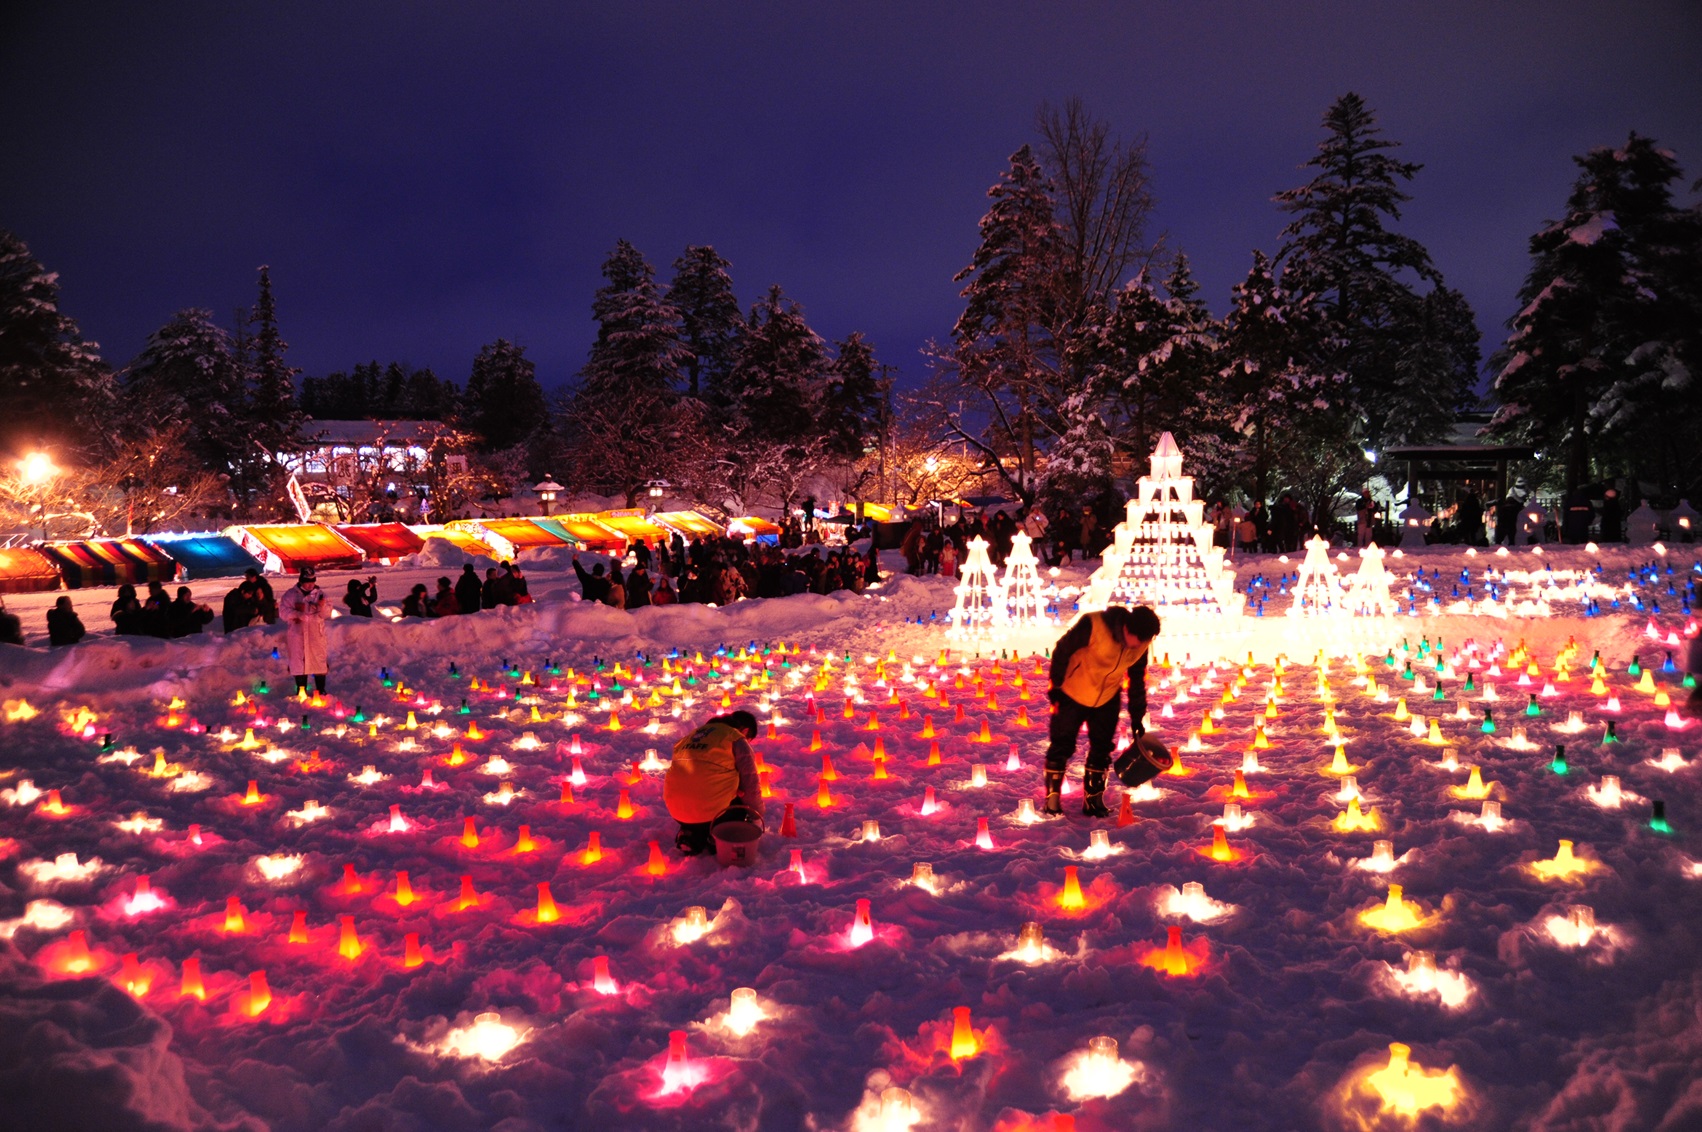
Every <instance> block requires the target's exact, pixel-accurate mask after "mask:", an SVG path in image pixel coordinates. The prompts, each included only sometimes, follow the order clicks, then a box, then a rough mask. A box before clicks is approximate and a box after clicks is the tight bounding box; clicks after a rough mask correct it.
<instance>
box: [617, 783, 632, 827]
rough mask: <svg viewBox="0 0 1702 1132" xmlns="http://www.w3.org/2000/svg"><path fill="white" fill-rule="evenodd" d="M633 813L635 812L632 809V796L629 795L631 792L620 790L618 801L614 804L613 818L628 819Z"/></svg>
mask: <svg viewBox="0 0 1702 1132" xmlns="http://www.w3.org/2000/svg"><path fill="white" fill-rule="evenodd" d="M634 812H635V811H634V810H633V808H632V794H631V792H630V791H626V790H622V791H621V794H620V800H619V801H617V802H616V803H615V817H617V818H621V819H623V820H625V819H629V818H631V817H632V815H633V813H634Z"/></svg>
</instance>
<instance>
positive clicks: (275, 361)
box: [233, 266, 302, 503]
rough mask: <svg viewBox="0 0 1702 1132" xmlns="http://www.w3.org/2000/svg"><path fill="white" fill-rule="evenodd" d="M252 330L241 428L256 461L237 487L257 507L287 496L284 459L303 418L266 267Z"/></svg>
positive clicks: (243, 469) (252, 460) (246, 463)
mask: <svg viewBox="0 0 1702 1132" xmlns="http://www.w3.org/2000/svg"><path fill="white" fill-rule="evenodd" d="M249 326H250V327H251V328H252V331H253V335H252V345H251V350H252V356H251V358H250V359H249V361H248V364H247V365H246V366H243V367H242V368H243V369H244V370H245V371H246V375H247V385H248V388H247V390H246V395H245V396H244V398H243V417H242V421H241V427H242V429H243V431H244V432H245V433H246V434H247V437H248V439H249V441H250V442H251V445H250V449H249V451H250V453H251V458H250V459H248V460H245V461H243V463H242V466H241V468H240V469H239V475H238V478H237V481H236V482H235V483H234V484H233V486H234V487H235V488H236V490H237V496H238V498H239V499H242V500H244V501H245V502H249V503H252V502H253V501H254V499H255V498H256V497H258V496H264V495H279V496H281V494H282V488H281V484H282V480H283V479H284V478H286V477H287V472H286V471H285V470H284V467H283V465H282V464H281V463H279V462H278V457H279V454H281V453H283V452H285V451H286V450H288V449H290V448H292V447H294V446H295V443H296V441H297V440H298V439H299V436H300V431H301V419H302V416H301V410H300V407H299V406H298V405H297V404H296V395H295V375H296V374H297V373H298V372H299V371H298V370H296V369H295V368H294V367H292V366H291V365H290V364H289V363H288V362H286V361H285V360H284V354H285V352H286V351H288V350H289V343H287V342H285V341H284V339H283V336H282V335H281V334H280V333H279V332H278V312H277V305H276V303H275V302H274V300H273V298H272V271H271V268H269V267H265V266H262V267H261V268H260V295H259V298H258V299H257V300H256V301H255V304H254V310H253V313H252V314H251V315H250V318H249ZM238 364H239V365H240V364H241V363H240V360H239V363H238Z"/></svg>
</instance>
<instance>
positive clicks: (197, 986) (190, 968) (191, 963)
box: [177, 957, 207, 1002]
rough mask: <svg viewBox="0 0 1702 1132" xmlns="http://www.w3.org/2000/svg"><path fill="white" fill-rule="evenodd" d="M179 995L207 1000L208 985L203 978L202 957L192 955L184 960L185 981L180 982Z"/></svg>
mask: <svg viewBox="0 0 1702 1132" xmlns="http://www.w3.org/2000/svg"><path fill="white" fill-rule="evenodd" d="M177 996H178V997H179V998H197V999H200V1000H201V1001H202V1002H205V1001H207V986H206V984H205V983H204V982H203V981H202V980H201V960H200V959H197V958H193V957H191V958H189V959H185V960H184V961H183V981H182V982H181V983H179V984H178V988H177Z"/></svg>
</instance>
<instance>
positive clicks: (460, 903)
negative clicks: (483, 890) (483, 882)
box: [455, 876, 479, 912]
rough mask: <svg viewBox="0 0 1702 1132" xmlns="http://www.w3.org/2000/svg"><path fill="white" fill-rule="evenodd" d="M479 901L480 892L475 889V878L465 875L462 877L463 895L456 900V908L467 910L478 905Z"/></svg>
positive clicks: (459, 910)
mask: <svg viewBox="0 0 1702 1132" xmlns="http://www.w3.org/2000/svg"><path fill="white" fill-rule="evenodd" d="M478 902H479V894H478V893H476V892H474V891H473V878H472V877H471V876H463V877H462V878H461V897H460V899H458V900H456V901H455V910H456V911H458V912H461V911H465V910H467V909H468V908H472V907H474V906H476V905H477V904H478Z"/></svg>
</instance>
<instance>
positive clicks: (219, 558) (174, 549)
mask: <svg viewBox="0 0 1702 1132" xmlns="http://www.w3.org/2000/svg"><path fill="white" fill-rule="evenodd" d="M145 541H146V542H148V543H149V544H150V545H152V546H153V547H154V549H156V550H159V551H162V552H164V553H165V554H167V555H169V556H170V557H171V559H172V560H173V561H174V562H176V563H177V564H178V565H179V566H181V567H182V568H183V574H184V576H185V577H188V578H235V577H239V576H241V575H242V574H245V573H247V572H248V571H250V570H258V569H260V568H261V566H260V560H259V559H258V558H256V557H254V555H252V554H250V553H248V551H246V550H244V549H242V547H241V545H240V544H238V543H237V541H236V540H235V539H233V538H230V537H229V536H227V535H221V534H215V533H212V532H207V533H204V534H193V535H147V536H146V538H145Z"/></svg>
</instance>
